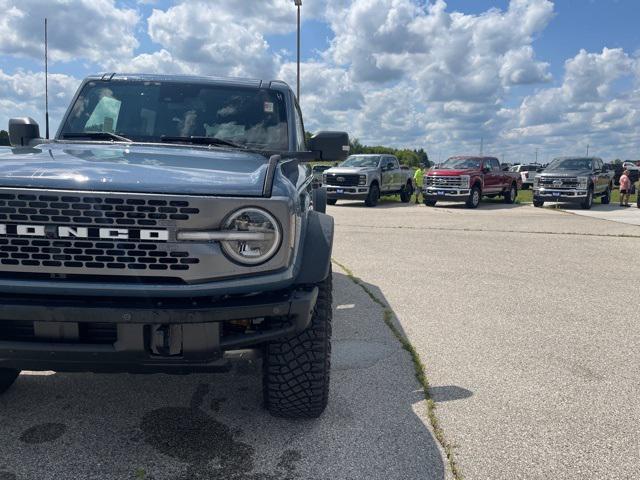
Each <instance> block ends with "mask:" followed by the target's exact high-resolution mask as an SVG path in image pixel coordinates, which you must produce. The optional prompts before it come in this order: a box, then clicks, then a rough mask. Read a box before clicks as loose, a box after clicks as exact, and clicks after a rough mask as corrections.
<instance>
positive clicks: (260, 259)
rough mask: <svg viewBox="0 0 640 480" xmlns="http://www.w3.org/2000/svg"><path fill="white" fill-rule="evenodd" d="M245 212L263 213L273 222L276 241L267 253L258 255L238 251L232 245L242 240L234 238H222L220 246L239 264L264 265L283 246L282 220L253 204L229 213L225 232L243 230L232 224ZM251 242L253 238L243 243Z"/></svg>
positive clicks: (247, 265) (223, 222)
mask: <svg viewBox="0 0 640 480" xmlns="http://www.w3.org/2000/svg"><path fill="white" fill-rule="evenodd" d="M244 213H257V214H259V215H262V216H263V217H265V219H266V220H268V222H269V223H271V225H273V232H274V241H273V244H272V245H271V247H269V249H268V250H267V252H266V253H264V254H263V255H260V256H257V257H247V256H243V255H241V254H240V253H239V252H238V251H236V249H234V248H233V247H232V245H233V244H237V243H241V242H240V241H236V240H232V241H229V240H221V241H220V248H221V250H222V252H223V253H224V254H225V256H226V257H227V258H228V259H229V260H231V261H232V262H234V263H236V264H239V265H242V266H245V267H255V266H259V265H263V264H265V263H267V262H268V261H269V260H271V259H272V258H273V257H275V256H276V254H277V253H278V251H279V250H280V247H281V246H282V242H283V236H284V235H283V230H282V226H281V225H280V222H279V221H278V219H277V218H276V217H275V215H273V214H272V213H270V212H268V211H267V210H265V209H264V208H260V207H253V206H252V207H242V208H239V209H237V210H234V211H233V212H231V213H230V214H229V215H227V216H226V217H225V219H224V220H223V221H222V230H223V231H225V232H233V231H243V230H235V229H233V228H232V225H233V222H235V221H236V220H237V219H238V218H239V217H240V216H242V215H243V214H244ZM249 231H250V230H249ZM250 242H251V240H249V241H244V242H243V243H245V244H246V243H250Z"/></svg>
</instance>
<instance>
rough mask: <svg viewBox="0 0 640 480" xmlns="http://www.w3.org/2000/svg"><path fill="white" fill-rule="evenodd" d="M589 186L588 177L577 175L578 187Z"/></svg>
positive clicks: (583, 188)
mask: <svg viewBox="0 0 640 480" xmlns="http://www.w3.org/2000/svg"><path fill="white" fill-rule="evenodd" d="M588 186H589V177H578V188H579V189H581V190H586V189H587V187H588Z"/></svg>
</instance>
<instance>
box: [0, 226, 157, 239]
mask: <svg viewBox="0 0 640 480" xmlns="http://www.w3.org/2000/svg"><path fill="white" fill-rule="evenodd" d="M0 235H11V236H25V237H47V238H74V237H75V238H102V239H116V240H155V241H158V242H167V241H169V231H168V230H149V229H139V228H110V227H106V228H96V227H65V226H60V227H56V226H55V225H31V224H29V225H10V224H0Z"/></svg>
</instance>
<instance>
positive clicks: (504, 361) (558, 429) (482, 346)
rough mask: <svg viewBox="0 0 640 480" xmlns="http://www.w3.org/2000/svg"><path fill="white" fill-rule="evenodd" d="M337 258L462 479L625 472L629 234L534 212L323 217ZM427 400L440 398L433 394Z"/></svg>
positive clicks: (639, 432) (444, 209) (629, 453)
mask: <svg viewBox="0 0 640 480" xmlns="http://www.w3.org/2000/svg"><path fill="white" fill-rule="evenodd" d="M330 213H331V214H332V215H334V216H335V218H336V227H337V228H336V231H337V235H338V241H337V243H336V248H335V252H334V256H335V258H336V259H337V260H339V261H341V262H344V263H345V264H346V265H347V266H348V267H349V268H350V269H352V270H353V271H354V273H355V274H356V275H357V276H359V277H361V278H363V279H365V280H366V281H367V282H368V283H370V284H373V285H376V286H377V287H378V288H379V289H380V291H381V292H382V294H383V295H384V297H385V298H386V300H387V301H388V302H389V304H390V306H391V308H392V309H393V310H394V312H395V314H396V315H397V317H398V319H399V321H400V323H401V325H402V326H403V328H404V330H405V331H406V333H407V334H408V336H409V338H410V340H411V341H412V343H413V345H414V346H415V348H416V349H417V350H418V352H419V353H420V356H421V358H422V360H423V362H424V363H425V365H426V367H427V374H428V377H429V381H430V382H431V384H432V385H433V386H435V387H436V388H438V387H439V386H441V385H450V386H455V387H456V388H464V389H466V390H468V391H470V392H471V393H472V394H471V395H470V396H468V397H467V398H460V399H456V400H453V401H448V402H444V403H441V404H439V405H438V408H437V412H438V417H439V419H440V421H441V424H442V427H443V428H444V431H445V435H446V437H447V439H448V441H449V442H450V443H452V444H455V445H457V447H456V448H455V455H456V461H457V463H458V465H459V466H460V467H461V471H462V474H463V475H464V478H467V479H487V478H491V479H514V478H523V479H524V478H526V479H538V478H539V479H547V478H563V479H567V478H576V479H585V478H593V479H602V478H635V477H636V476H637V472H638V471H639V468H640V427H639V425H640V402H638V400H637V397H638V394H639V393H640V380H639V379H640V375H639V374H640V367H639V366H638V365H640V361H639V360H640V353H639V351H640V335H639V334H640V325H639V323H638V313H637V312H638V308H637V301H638V296H637V293H638V288H637V279H635V278H634V277H635V272H636V271H637V268H636V266H635V265H634V263H633V260H632V257H630V256H629V253H628V252H630V251H632V250H634V249H636V248H637V245H638V241H639V239H640V228H638V227H636V226H629V225H623V224H619V223H614V222H604V221H601V220H596V219H592V218H585V217H581V216H577V215H569V214H566V213H562V212H557V211H549V210H547V209H535V208H533V207H532V206H506V205H504V206H503V205H500V204H493V205H483V206H481V207H480V209H478V210H467V209H465V208H461V207H460V206H458V205H447V204H443V206H439V207H436V208H427V207H424V206H422V205H420V206H413V205H411V206H405V205H401V204H396V203H389V204H384V205H382V206H381V208H376V209H367V210H363V209H362V207H360V205H359V204H355V203H354V204H343V205H340V204H339V205H338V206H337V207H333V208H331V210H330ZM435 397H436V399H437V395H435Z"/></svg>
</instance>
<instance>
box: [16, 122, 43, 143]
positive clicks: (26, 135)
mask: <svg viewBox="0 0 640 480" xmlns="http://www.w3.org/2000/svg"><path fill="white" fill-rule="evenodd" d="M36 140H41V137H40V126H39V125H38V122H36V121H35V120H34V119H33V118H31V117H22V118H12V119H11V120H9V142H11V146H12V147H32V146H33V145H34V143H35V141H36Z"/></svg>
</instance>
